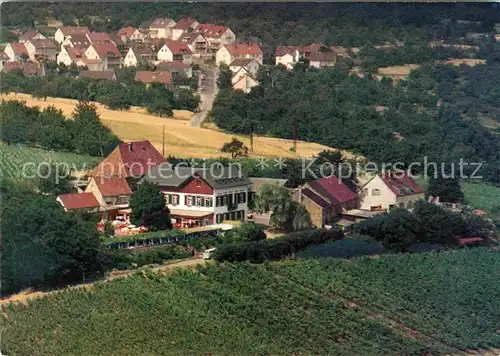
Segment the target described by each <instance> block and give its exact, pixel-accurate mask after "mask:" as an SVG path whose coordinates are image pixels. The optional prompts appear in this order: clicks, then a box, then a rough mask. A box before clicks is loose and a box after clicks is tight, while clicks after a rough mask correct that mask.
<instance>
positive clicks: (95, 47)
mask: <svg viewBox="0 0 500 356" xmlns="http://www.w3.org/2000/svg"><path fill="white" fill-rule="evenodd" d="M85 57H86V58H87V59H90V60H99V61H102V62H103V70H107V69H117V68H120V65H121V60H120V58H121V56H120V51H118V48H117V47H116V46H115V45H114V44H111V43H103V44H92V45H90V46H89V48H87V50H86V51H85Z"/></svg>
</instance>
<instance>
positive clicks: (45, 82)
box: [0, 71, 200, 116]
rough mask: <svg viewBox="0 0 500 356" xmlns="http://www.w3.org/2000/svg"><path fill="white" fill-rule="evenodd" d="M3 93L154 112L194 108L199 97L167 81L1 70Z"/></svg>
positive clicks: (170, 112)
mask: <svg viewBox="0 0 500 356" xmlns="http://www.w3.org/2000/svg"><path fill="white" fill-rule="evenodd" d="M0 81H1V82H2V88H1V90H2V93H9V92H17V93H27V94H32V95H33V96H35V97H38V98H46V97H48V96H54V97H59V98H69V99H76V100H85V101H97V102H100V103H102V104H104V105H106V106H107V107H109V108H110V109H120V110H121V109H128V108H129V107H130V106H143V107H146V108H148V110H149V111H150V112H152V113H155V114H159V115H164V116H170V115H172V111H171V110H173V109H185V110H191V111H194V110H195V109H196V108H197V107H198V103H199V100H200V99H199V97H198V96H197V95H195V94H194V93H193V92H192V91H190V90H186V89H182V90H179V91H178V92H175V93H174V92H173V91H171V90H169V89H167V88H165V86H164V85H162V84H158V83H154V84H152V85H151V86H148V87H147V86H146V85H144V84H142V83H140V82H136V81H134V80H126V81H121V80H116V81H115V80H95V79H89V78H75V77H71V76H62V75H58V76H47V77H26V76H24V75H23V74H22V72H16V71H14V72H9V73H1V74H0Z"/></svg>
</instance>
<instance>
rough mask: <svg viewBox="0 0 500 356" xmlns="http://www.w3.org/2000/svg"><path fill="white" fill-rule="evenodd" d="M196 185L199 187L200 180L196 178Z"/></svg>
mask: <svg viewBox="0 0 500 356" xmlns="http://www.w3.org/2000/svg"><path fill="white" fill-rule="evenodd" d="M196 186H197V187H201V180H200V179H197V180H196Z"/></svg>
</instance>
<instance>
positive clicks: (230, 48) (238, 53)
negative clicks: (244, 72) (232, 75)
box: [215, 43, 263, 66]
mask: <svg viewBox="0 0 500 356" xmlns="http://www.w3.org/2000/svg"><path fill="white" fill-rule="evenodd" d="M243 58H247V59H248V58H251V59H254V60H255V61H256V62H257V63H259V64H262V60H263V56H262V50H261V49H260V47H259V46H258V45H257V44H255V43H249V44H248V43H245V44H236V43H232V44H228V45H224V46H222V47H221V48H220V49H219V50H218V51H217V54H216V56H215V63H216V64H217V66H220V64H221V63H225V64H227V65H229V64H231V63H232V62H233V61H234V60H235V59H243Z"/></svg>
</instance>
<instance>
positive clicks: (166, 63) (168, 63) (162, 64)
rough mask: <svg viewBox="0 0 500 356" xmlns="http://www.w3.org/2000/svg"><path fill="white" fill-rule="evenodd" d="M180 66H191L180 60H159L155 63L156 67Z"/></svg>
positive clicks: (184, 67) (185, 67)
mask: <svg viewBox="0 0 500 356" xmlns="http://www.w3.org/2000/svg"><path fill="white" fill-rule="evenodd" d="M170 67H173V68H182V69H188V68H189V67H191V66H190V65H189V64H187V63H184V62H180V61H174V62H159V63H157V64H156V68H170Z"/></svg>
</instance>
